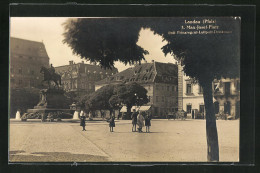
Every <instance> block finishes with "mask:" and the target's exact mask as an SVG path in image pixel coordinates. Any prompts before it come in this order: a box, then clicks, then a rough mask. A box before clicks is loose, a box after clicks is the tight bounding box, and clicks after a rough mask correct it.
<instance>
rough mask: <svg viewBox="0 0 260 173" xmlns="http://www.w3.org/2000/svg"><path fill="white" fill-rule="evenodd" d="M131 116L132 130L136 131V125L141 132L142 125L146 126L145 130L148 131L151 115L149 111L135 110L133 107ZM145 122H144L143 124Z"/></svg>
mask: <svg viewBox="0 0 260 173" xmlns="http://www.w3.org/2000/svg"><path fill="white" fill-rule="evenodd" d="M131 118H132V125H133V126H132V132H134V131H135V132H136V125H137V126H138V128H137V130H138V132H143V130H142V129H143V127H144V126H145V127H146V132H150V126H151V116H150V115H149V113H146V112H140V111H136V110H135V109H134V112H133V114H132V115H131ZM144 122H145V124H144Z"/></svg>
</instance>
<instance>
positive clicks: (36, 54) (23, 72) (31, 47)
mask: <svg viewBox="0 0 260 173" xmlns="http://www.w3.org/2000/svg"><path fill="white" fill-rule="evenodd" d="M41 66H44V67H49V56H48V54H47V52H46V49H45V46H44V44H43V43H42V42H37V41H30V40H24V39H20V38H14V37H11V38H10V87H11V88H27V87H39V85H40V84H41V81H42V79H43V75H42V74H41V73H40V68H41Z"/></svg>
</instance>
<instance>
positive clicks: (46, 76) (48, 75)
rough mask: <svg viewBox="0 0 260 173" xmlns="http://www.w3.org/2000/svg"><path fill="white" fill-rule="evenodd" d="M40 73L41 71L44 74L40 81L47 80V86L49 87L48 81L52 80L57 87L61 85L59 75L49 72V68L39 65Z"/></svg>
mask: <svg viewBox="0 0 260 173" xmlns="http://www.w3.org/2000/svg"><path fill="white" fill-rule="evenodd" d="M40 73H42V74H43V76H44V77H43V81H42V82H44V81H47V82H48V85H49V88H50V81H53V82H54V83H55V84H56V86H58V87H59V86H60V85H61V76H60V75H59V74H57V73H53V74H51V73H50V71H49V69H47V68H46V67H41V70H40Z"/></svg>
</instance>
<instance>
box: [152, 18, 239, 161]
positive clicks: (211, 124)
mask: <svg viewBox="0 0 260 173" xmlns="http://www.w3.org/2000/svg"><path fill="white" fill-rule="evenodd" d="M213 20H214V19H213ZM160 22H161V25H160V24H158V23H157V24H155V23H153V24H152V25H150V26H149V24H148V25H147V27H150V28H151V29H152V30H153V31H154V32H155V33H157V34H159V35H161V36H163V38H164V39H165V40H167V44H166V45H165V46H163V47H162V50H163V52H164V53H165V55H166V54H168V53H170V54H172V55H174V57H175V58H176V59H177V60H179V61H180V62H181V63H182V64H183V66H184V67H183V70H184V72H185V73H186V75H188V76H190V77H191V78H193V79H195V80H196V81H197V82H198V83H199V84H200V85H201V87H202V89H203V96H204V103H205V110H206V133H207V143H208V161H219V146H218V134H217V127H216V117H215V113H214V112H215V111H214V104H213V93H212V82H213V80H214V79H220V78H223V77H224V78H227V77H229V78H235V77H239V71H240V68H239V66H240V51H239V48H240V47H239V45H240V44H239V43H240V41H239V39H240V38H239V34H240V22H239V21H238V20H236V18H221V19H217V25H216V26H218V27H219V28H221V30H224V31H225V30H226V31H232V33H229V34H224V33H223V34H196V35H189V34H187V35H185V34H177V35H173V34H167V33H168V32H169V30H170V28H169V27H161V26H163V25H162V24H163V23H165V24H164V26H165V25H166V21H160ZM168 22H173V23H174V20H172V21H168ZM175 25H176V24H175ZM176 26H179V25H176ZM176 26H175V28H176Z"/></svg>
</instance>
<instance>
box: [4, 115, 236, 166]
mask: <svg viewBox="0 0 260 173" xmlns="http://www.w3.org/2000/svg"><path fill="white" fill-rule="evenodd" d="M115 123H116V127H115V129H114V132H113V133H110V132H109V126H108V123H107V122H106V121H101V120H96V121H95V120H93V121H87V123H86V131H82V130H81V127H80V126H79V121H75V120H74V121H72V120H70V121H68V120H67V121H66V120H64V121H62V122H45V123H41V122H40V120H31V121H29V122H20V121H15V120H11V121H10V133H11V134H12V135H11V136H10V151H9V158H10V161H11V162H111V161H113V162H173V163H174V162H206V161H207V157H206V156H207V153H206V151H207V150H206V148H207V143H206V140H205V138H206V134H205V129H206V126H205V120H172V119H171V120H167V119H154V120H152V121H151V130H150V133H146V132H143V133H138V132H132V131H131V127H132V125H131V121H130V120H116V122H115ZM217 126H218V135H219V146H220V161H221V162H238V161H239V135H238V134H239V121H238V120H231V121H229V120H217Z"/></svg>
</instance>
